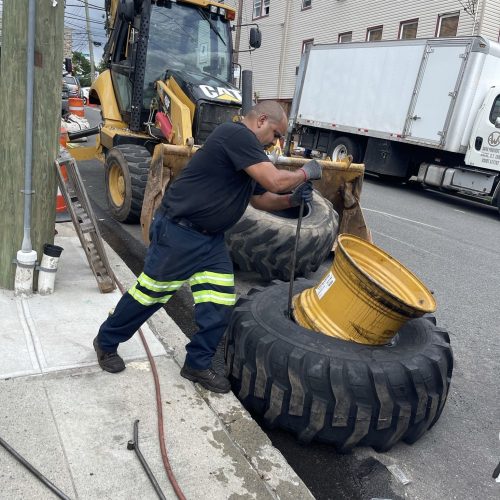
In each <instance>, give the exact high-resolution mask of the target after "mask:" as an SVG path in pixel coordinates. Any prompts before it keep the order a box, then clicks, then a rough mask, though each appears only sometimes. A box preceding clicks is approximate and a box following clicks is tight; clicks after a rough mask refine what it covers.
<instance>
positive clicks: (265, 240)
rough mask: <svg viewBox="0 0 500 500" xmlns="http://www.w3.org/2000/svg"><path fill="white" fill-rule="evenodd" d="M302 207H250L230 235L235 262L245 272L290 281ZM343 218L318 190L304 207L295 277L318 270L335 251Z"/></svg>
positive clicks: (227, 239) (227, 234)
mask: <svg viewBox="0 0 500 500" xmlns="http://www.w3.org/2000/svg"><path fill="white" fill-rule="evenodd" d="M298 215H299V208H298V207H296V208H289V209H287V210H282V211H280V212H272V213H271V212H265V211H263V210H256V209H255V208H253V207H252V206H249V207H248V208H247V209H246V211H245V213H244V214H243V217H242V218H241V219H240V220H239V221H238V223H237V224H236V225H235V226H233V227H232V228H231V229H230V230H228V231H227V232H226V242H227V245H228V248H229V252H230V254H231V258H232V259H233V262H234V263H235V264H236V265H237V266H238V267H239V268H240V269H241V270H242V271H256V272H258V273H259V274H260V275H261V276H262V278H264V279H265V280H268V281H271V280H273V279H275V278H276V279H281V280H284V281H289V280H290V274H291V263H292V252H293V249H294V246H295V235H296V230H297V218H298ZM338 229H339V216H338V214H337V212H335V210H334V209H333V207H332V204H331V203H330V202H329V201H328V200H326V199H325V198H323V196H321V194H320V193H318V192H317V191H315V192H314V196H313V201H312V202H311V203H310V204H307V205H306V206H305V207H304V216H303V219H302V225H301V229H300V239H299V246H298V249H297V262H296V266H295V276H308V275H309V274H310V273H311V272H314V271H316V270H317V269H318V267H319V266H320V265H321V263H322V262H323V261H324V260H325V259H326V257H327V256H328V254H329V253H330V252H331V250H332V246H333V242H334V240H335V237H336V236H337V233H338Z"/></svg>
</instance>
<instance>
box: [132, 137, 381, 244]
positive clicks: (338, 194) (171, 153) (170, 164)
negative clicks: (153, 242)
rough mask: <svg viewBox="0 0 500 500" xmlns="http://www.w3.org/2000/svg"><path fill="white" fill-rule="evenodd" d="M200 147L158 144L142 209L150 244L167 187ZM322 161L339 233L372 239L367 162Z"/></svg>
mask: <svg viewBox="0 0 500 500" xmlns="http://www.w3.org/2000/svg"><path fill="white" fill-rule="evenodd" d="M197 150H198V147H197V146H175V145H172V144H158V145H157V146H156V147H155V150H154V153H153V158H152V160H151V167H150V171H149V176H148V182H147V185H146V190H145V193H144V201H143V205H142V212H141V226H142V237H143V240H144V242H145V243H146V244H149V227H150V225H151V221H152V219H153V215H154V212H155V211H156V209H157V208H158V207H159V206H160V203H161V199H162V198H163V195H164V193H165V190H166V189H167V187H168V185H169V184H170V182H171V181H172V180H173V179H174V178H175V177H176V176H177V175H178V174H179V172H180V171H181V170H182V168H184V166H185V165H186V164H187V162H188V161H189V159H190V158H191V157H192V156H193V154H194V153H195V152H196V151H197ZM307 161H309V160H307V159H305V158H294V157H288V156H279V157H278V158H277V159H275V161H274V164H275V165H276V167H278V168H283V169H284V168H286V169H290V170H295V169H298V168H300V167H301V166H302V165H304V163H306V162H307ZM319 163H321V165H322V166H323V177H322V179H321V180H320V181H315V182H314V187H315V188H316V189H318V191H319V192H320V193H321V194H322V195H323V196H324V197H325V198H326V199H328V200H329V201H330V202H331V203H332V204H333V207H334V209H335V210H336V211H337V213H338V214H339V217H340V228H339V234H340V233H349V234H354V235H356V236H359V237H360V238H363V239H365V240H367V241H371V235H370V231H369V230H368V228H367V226H366V222H365V220H364V217H363V212H362V211H361V206H360V204H359V198H360V196H361V187H362V185H363V174H364V171H365V167H364V165H362V164H357V163H351V158H350V157H348V158H346V161H344V162H333V161H327V160H319Z"/></svg>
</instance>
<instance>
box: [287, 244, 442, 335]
mask: <svg viewBox="0 0 500 500" xmlns="http://www.w3.org/2000/svg"><path fill="white" fill-rule="evenodd" d="M293 303H294V318H295V320H296V322H297V323H299V324H300V325H302V326H304V327H306V328H308V329H310V330H315V331H317V332H321V333H324V334H326V335H331V336H333V337H339V338H341V339H343V340H348V341H354V342H357V343H360V344H368V345H381V344H387V343H388V342H390V340H391V339H392V338H393V337H394V335H395V334H396V332H397V331H398V330H399V329H400V327H401V326H402V325H403V324H404V323H405V322H406V321H408V320H409V319H411V318H418V317H421V316H423V315H424V314H425V313H430V312H433V311H435V310H436V302H435V300H434V297H433V296H432V294H431V292H430V291H429V290H428V289H427V288H426V287H425V285H424V284H423V283H422V282H421V281H420V280H419V279H418V278H417V277H416V276H415V275H413V274H412V273H411V272H410V271H409V270H408V269H406V267H404V266H403V264H401V263H399V262H398V261H397V260H396V259H394V258H393V257H391V256H390V255H389V254H387V253H386V252H384V251H383V250H381V249H380V248H378V247H376V246H375V245H373V244H372V243H368V242H366V241H364V240H362V239H361V238H358V237H356V236H352V235H346V234H343V235H341V236H339V239H338V247H337V250H336V254H335V259H334V262H333V265H332V267H331V268H330V270H329V271H328V272H327V273H326V274H325V276H324V277H323V279H322V280H321V281H320V282H319V284H318V285H317V286H315V287H313V288H308V289H307V290H304V291H303V292H302V293H300V294H298V295H296V296H295V297H294V301H293Z"/></svg>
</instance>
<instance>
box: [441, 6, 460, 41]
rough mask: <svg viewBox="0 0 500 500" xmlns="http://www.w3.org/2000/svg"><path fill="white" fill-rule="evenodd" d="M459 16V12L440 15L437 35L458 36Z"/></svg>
mask: <svg viewBox="0 0 500 500" xmlns="http://www.w3.org/2000/svg"><path fill="white" fill-rule="evenodd" d="M459 16H460V13H459V12H454V13H453V14H442V15H441V16H439V18H438V25H437V30H436V36H438V37H440V38H443V37H450V36H457V31H458V18H459Z"/></svg>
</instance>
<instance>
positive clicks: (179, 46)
mask: <svg viewBox="0 0 500 500" xmlns="http://www.w3.org/2000/svg"><path fill="white" fill-rule="evenodd" d="M231 50H232V47H231V36H230V26H229V22H228V21H227V20H226V19H225V18H224V17H222V16H220V15H217V14H216V15H213V14H211V13H210V12H209V11H206V10H204V9H202V8H200V7H197V6H194V7H193V6H190V5H186V4H178V3H173V2H169V3H166V4H162V5H157V4H156V5H153V6H152V8H151V23H150V27H149V42H148V51H147V55H146V72H145V76H144V101H143V104H144V107H145V108H149V104H150V102H151V98H152V97H153V95H154V82H155V81H156V80H159V79H162V78H163V77H164V76H165V73H166V71H167V70H169V69H172V70H178V71H186V72H189V73H194V74H197V75H203V74H205V75H209V76H212V77H215V78H218V79H219V80H222V81H224V82H229V81H230V78H231Z"/></svg>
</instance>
